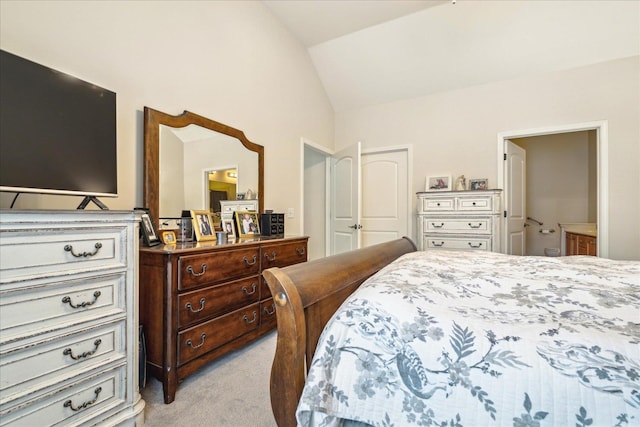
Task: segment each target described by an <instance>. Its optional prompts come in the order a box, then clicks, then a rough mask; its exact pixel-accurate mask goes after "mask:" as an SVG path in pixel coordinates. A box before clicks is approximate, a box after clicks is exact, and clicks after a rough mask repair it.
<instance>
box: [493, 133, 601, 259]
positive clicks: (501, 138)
mask: <svg viewBox="0 0 640 427" xmlns="http://www.w3.org/2000/svg"><path fill="white" fill-rule="evenodd" d="M589 130H595V131H596V147H597V148H596V151H597V156H598V159H597V173H596V174H597V191H598V196H597V205H598V214H597V215H598V218H597V222H596V224H597V225H596V226H597V230H598V253H597V256H599V257H604V258H607V257H608V256H609V122H608V121H607V120H598V121H593V122H585V123H574V124H566V125H557V126H548V127H542V128H535V129H524V130H512V131H506V132H499V133H498V141H497V142H498V150H497V154H498V174H497V175H498V188H504V183H505V180H506V176H505V175H506V170H505V169H506V168H505V166H504V160H503V158H504V152H505V140H507V139H513V138H525V137H531V136H542V135H552V134H558V133H568V132H580V131H589ZM505 197H506V195H505ZM503 206H507V203H506V200H503ZM501 228H502V230H501V232H502V239H503V247H506V246H504V244H505V243H506V242H505V241H504V239H505V238H506V237H505V234H506V230H505V228H506V224H505V222H504V221H502V226H501Z"/></svg>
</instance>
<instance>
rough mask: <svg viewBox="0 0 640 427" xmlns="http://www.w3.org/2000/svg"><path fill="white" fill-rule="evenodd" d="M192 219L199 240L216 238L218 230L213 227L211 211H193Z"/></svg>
mask: <svg viewBox="0 0 640 427" xmlns="http://www.w3.org/2000/svg"><path fill="white" fill-rule="evenodd" d="M191 221H192V222H193V230H194V231H195V233H196V240H197V241H198V242H201V241H205V240H216V231H215V229H214V227H213V219H212V218H211V212H209V211H193V210H192V211H191Z"/></svg>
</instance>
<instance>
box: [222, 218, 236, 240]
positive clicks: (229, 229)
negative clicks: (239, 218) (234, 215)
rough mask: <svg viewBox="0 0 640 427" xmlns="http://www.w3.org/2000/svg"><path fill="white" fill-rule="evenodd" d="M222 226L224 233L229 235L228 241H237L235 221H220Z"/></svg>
mask: <svg viewBox="0 0 640 427" xmlns="http://www.w3.org/2000/svg"><path fill="white" fill-rule="evenodd" d="M220 224H221V225H222V231H224V232H225V233H227V239H235V238H236V231H235V229H234V227H233V219H223V220H221V221H220Z"/></svg>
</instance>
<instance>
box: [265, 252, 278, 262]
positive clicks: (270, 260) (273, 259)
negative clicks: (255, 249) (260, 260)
mask: <svg viewBox="0 0 640 427" xmlns="http://www.w3.org/2000/svg"><path fill="white" fill-rule="evenodd" d="M271 256H272V257H273V258H269V254H264V257H265V258H266V259H267V261H269V262H273V261H275V260H276V253H275V252H271Z"/></svg>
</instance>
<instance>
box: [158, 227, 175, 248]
mask: <svg viewBox="0 0 640 427" xmlns="http://www.w3.org/2000/svg"><path fill="white" fill-rule="evenodd" d="M160 234H161V235H162V243H164V244H165V245H175V244H176V233H175V232H173V231H171V230H167V231H161V232H160Z"/></svg>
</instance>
